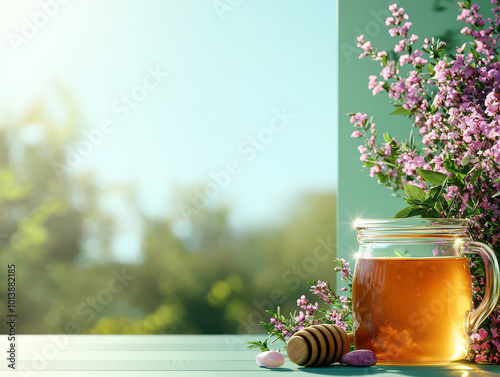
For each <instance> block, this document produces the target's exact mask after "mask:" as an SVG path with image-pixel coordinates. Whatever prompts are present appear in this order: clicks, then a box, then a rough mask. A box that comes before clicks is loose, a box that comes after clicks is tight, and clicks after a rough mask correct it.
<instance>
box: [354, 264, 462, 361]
mask: <svg viewBox="0 0 500 377" xmlns="http://www.w3.org/2000/svg"><path fill="white" fill-rule="evenodd" d="M352 300H353V321H354V331H355V346H356V349H361V348H369V349H371V350H372V351H373V352H375V353H376V354H377V357H378V358H379V360H381V361H392V362H402V363H404V362H409V363H412V362H422V363H425V362H429V363H433V362H440V361H443V360H459V359H463V358H465V356H466V354H467V346H468V339H467V336H466V334H465V330H464V322H465V316H466V314H467V312H468V311H470V310H472V292H471V277H470V270H469V264H468V262H467V258H465V257H463V258H459V257H435V258H373V259H368V258H359V259H358V260H357V261H356V267H355V272H354V280H353V287H352Z"/></svg>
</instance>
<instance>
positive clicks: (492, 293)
mask: <svg viewBox="0 0 500 377" xmlns="http://www.w3.org/2000/svg"><path fill="white" fill-rule="evenodd" d="M464 246H465V250H464V251H465V254H479V255H480V256H481V258H483V261H484V270H485V272H486V283H485V284H486V291H485V293H484V297H483V300H482V301H481V303H480V304H479V306H478V307H477V308H476V309H474V310H472V312H470V314H469V321H468V322H469V323H468V326H467V327H468V329H467V330H468V331H467V332H468V335H469V336H470V335H472V333H474V332H476V331H477V328H478V327H479V325H480V324H481V322H483V321H484V320H485V319H486V317H488V315H489V314H490V313H491V312H492V310H493V309H494V308H495V306H496V304H497V301H498V297H499V295H500V288H499V285H498V281H499V274H500V272H499V268H498V261H497V258H496V256H495V253H494V252H493V250H491V248H490V247H489V246H487V245H485V244H484V243H481V242H475V241H467V242H466V243H465V245H464Z"/></svg>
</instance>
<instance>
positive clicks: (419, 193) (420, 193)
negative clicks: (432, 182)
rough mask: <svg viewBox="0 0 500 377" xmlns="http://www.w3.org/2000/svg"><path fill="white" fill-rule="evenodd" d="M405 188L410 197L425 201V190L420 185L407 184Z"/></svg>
mask: <svg viewBox="0 0 500 377" xmlns="http://www.w3.org/2000/svg"><path fill="white" fill-rule="evenodd" d="M404 190H405V194H406V195H407V196H408V198H410V199H414V200H416V201H418V202H421V203H423V202H424V200H425V191H424V190H422V189H421V188H420V187H417V186H413V185H407V184H405V185H404Z"/></svg>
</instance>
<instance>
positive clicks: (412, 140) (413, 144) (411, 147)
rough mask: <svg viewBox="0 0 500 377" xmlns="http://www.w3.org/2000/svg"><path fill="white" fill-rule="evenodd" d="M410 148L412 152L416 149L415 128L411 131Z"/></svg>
mask: <svg viewBox="0 0 500 377" xmlns="http://www.w3.org/2000/svg"><path fill="white" fill-rule="evenodd" d="M408 146H409V147H410V150H413V149H414V148H415V136H414V135H413V128H412V129H411V131H410V138H409V139H408Z"/></svg>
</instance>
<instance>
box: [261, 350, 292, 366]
mask: <svg viewBox="0 0 500 377" xmlns="http://www.w3.org/2000/svg"><path fill="white" fill-rule="evenodd" d="M255 361H256V362H257V364H259V365H260V366H261V367H266V368H277V367H280V366H282V365H283V364H285V356H283V355H282V354H281V353H279V352H278V351H265V352H262V353H259V354H258V355H257V357H256V358H255Z"/></svg>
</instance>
